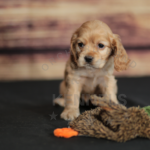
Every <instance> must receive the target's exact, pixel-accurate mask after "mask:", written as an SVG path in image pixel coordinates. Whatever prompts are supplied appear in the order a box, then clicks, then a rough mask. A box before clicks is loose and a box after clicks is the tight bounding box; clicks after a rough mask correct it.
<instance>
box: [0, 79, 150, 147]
mask: <svg viewBox="0 0 150 150" xmlns="http://www.w3.org/2000/svg"><path fill="white" fill-rule="evenodd" d="M59 83H60V81H20V82H0V93H1V94H0V150H11V149H12V150H45V149H46V150H52V149H54V150H57V149H64V150H65V149H74V150H80V149H82V150H83V149H86V150H91V149H94V150H95V149H97V150H100V149H101V150H107V149H111V150H112V149H114V150H126V149H127V150H140V149H149V148H150V140H148V139H143V138H136V139H134V140H131V141H128V142H126V143H117V142H113V141H109V140H106V139H96V138H90V137H73V138H70V139H63V138H56V137H54V135H53V130H54V129H56V128H59V127H60V128H62V127H67V125H68V122H67V121H64V120H62V119H60V117H59V115H60V113H61V112H62V110H63V108H61V107H59V106H57V107H56V106H53V103H52V99H53V98H54V97H57V96H59V95H58V86H59ZM118 87H119V93H118V99H119V101H120V103H122V104H126V106H127V107H129V106H138V105H140V106H146V105H150V78H149V77H145V78H119V79H118ZM85 109H89V108H88V107H81V111H82V112H83V111H84V110H85ZM53 112H54V113H55V114H56V115H57V116H56V120H55V119H52V120H51V117H50V116H49V115H50V114H52V113H53Z"/></svg>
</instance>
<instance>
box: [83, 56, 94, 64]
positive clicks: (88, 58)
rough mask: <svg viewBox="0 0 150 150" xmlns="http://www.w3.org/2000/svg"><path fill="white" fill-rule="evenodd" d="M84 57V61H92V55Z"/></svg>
mask: <svg viewBox="0 0 150 150" xmlns="http://www.w3.org/2000/svg"><path fill="white" fill-rule="evenodd" d="M84 59H85V61H86V62H87V63H90V62H92V60H93V57H92V56H85V57H84Z"/></svg>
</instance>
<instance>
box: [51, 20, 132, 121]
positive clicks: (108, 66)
mask: <svg viewBox="0 0 150 150" xmlns="http://www.w3.org/2000/svg"><path fill="white" fill-rule="evenodd" d="M129 62H130V60H129V58H128V56H127V53H126V51H125V49H124V48H123V46H122V44H121V41H120V39H119V37H118V35H116V34H113V33H112V31H111V30H110V28H109V27H108V26H107V25H106V24H105V23H103V22H101V21H99V20H94V21H87V22H85V23H84V24H82V25H81V27H79V28H78V29H77V30H76V31H75V32H74V34H73V35H72V38H71V54H70V59H69V60H68V62H67V64H66V69H65V77H64V80H63V81H62V82H61V84H60V94H61V95H62V96H63V97H62V98H57V99H55V100H54V103H55V104H59V105H61V106H64V107H65V108H64V111H63V112H62V114H61V118H63V119H65V120H72V119H74V118H76V117H77V116H78V115H79V114H80V111H79V102H80V97H82V99H84V100H85V101H87V100H89V94H97V95H99V94H102V96H103V97H107V98H110V99H111V100H112V101H114V102H115V103H118V101H117V97H116V94H117V85H116V80H115V78H114V75H113V72H114V68H115V69H116V70H117V71H122V70H125V69H127V67H128V64H129Z"/></svg>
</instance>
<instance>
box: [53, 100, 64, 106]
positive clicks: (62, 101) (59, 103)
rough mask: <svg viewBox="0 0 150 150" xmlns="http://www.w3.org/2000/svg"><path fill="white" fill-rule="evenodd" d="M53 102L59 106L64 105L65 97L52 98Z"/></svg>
mask: <svg viewBox="0 0 150 150" xmlns="http://www.w3.org/2000/svg"><path fill="white" fill-rule="evenodd" d="M53 102H54V104H56V105H59V106H61V107H65V99H64V98H56V99H54V101H53Z"/></svg>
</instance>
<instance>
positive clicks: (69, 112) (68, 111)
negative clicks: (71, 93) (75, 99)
mask: <svg viewBox="0 0 150 150" xmlns="http://www.w3.org/2000/svg"><path fill="white" fill-rule="evenodd" d="M79 115H80V112H79V109H75V108H65V109H64V111H63V112H62V113H61V115H60V117H61V118H62V119H65V120H73V119H75V118H76V117H78V116H79Z"/></svg>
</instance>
